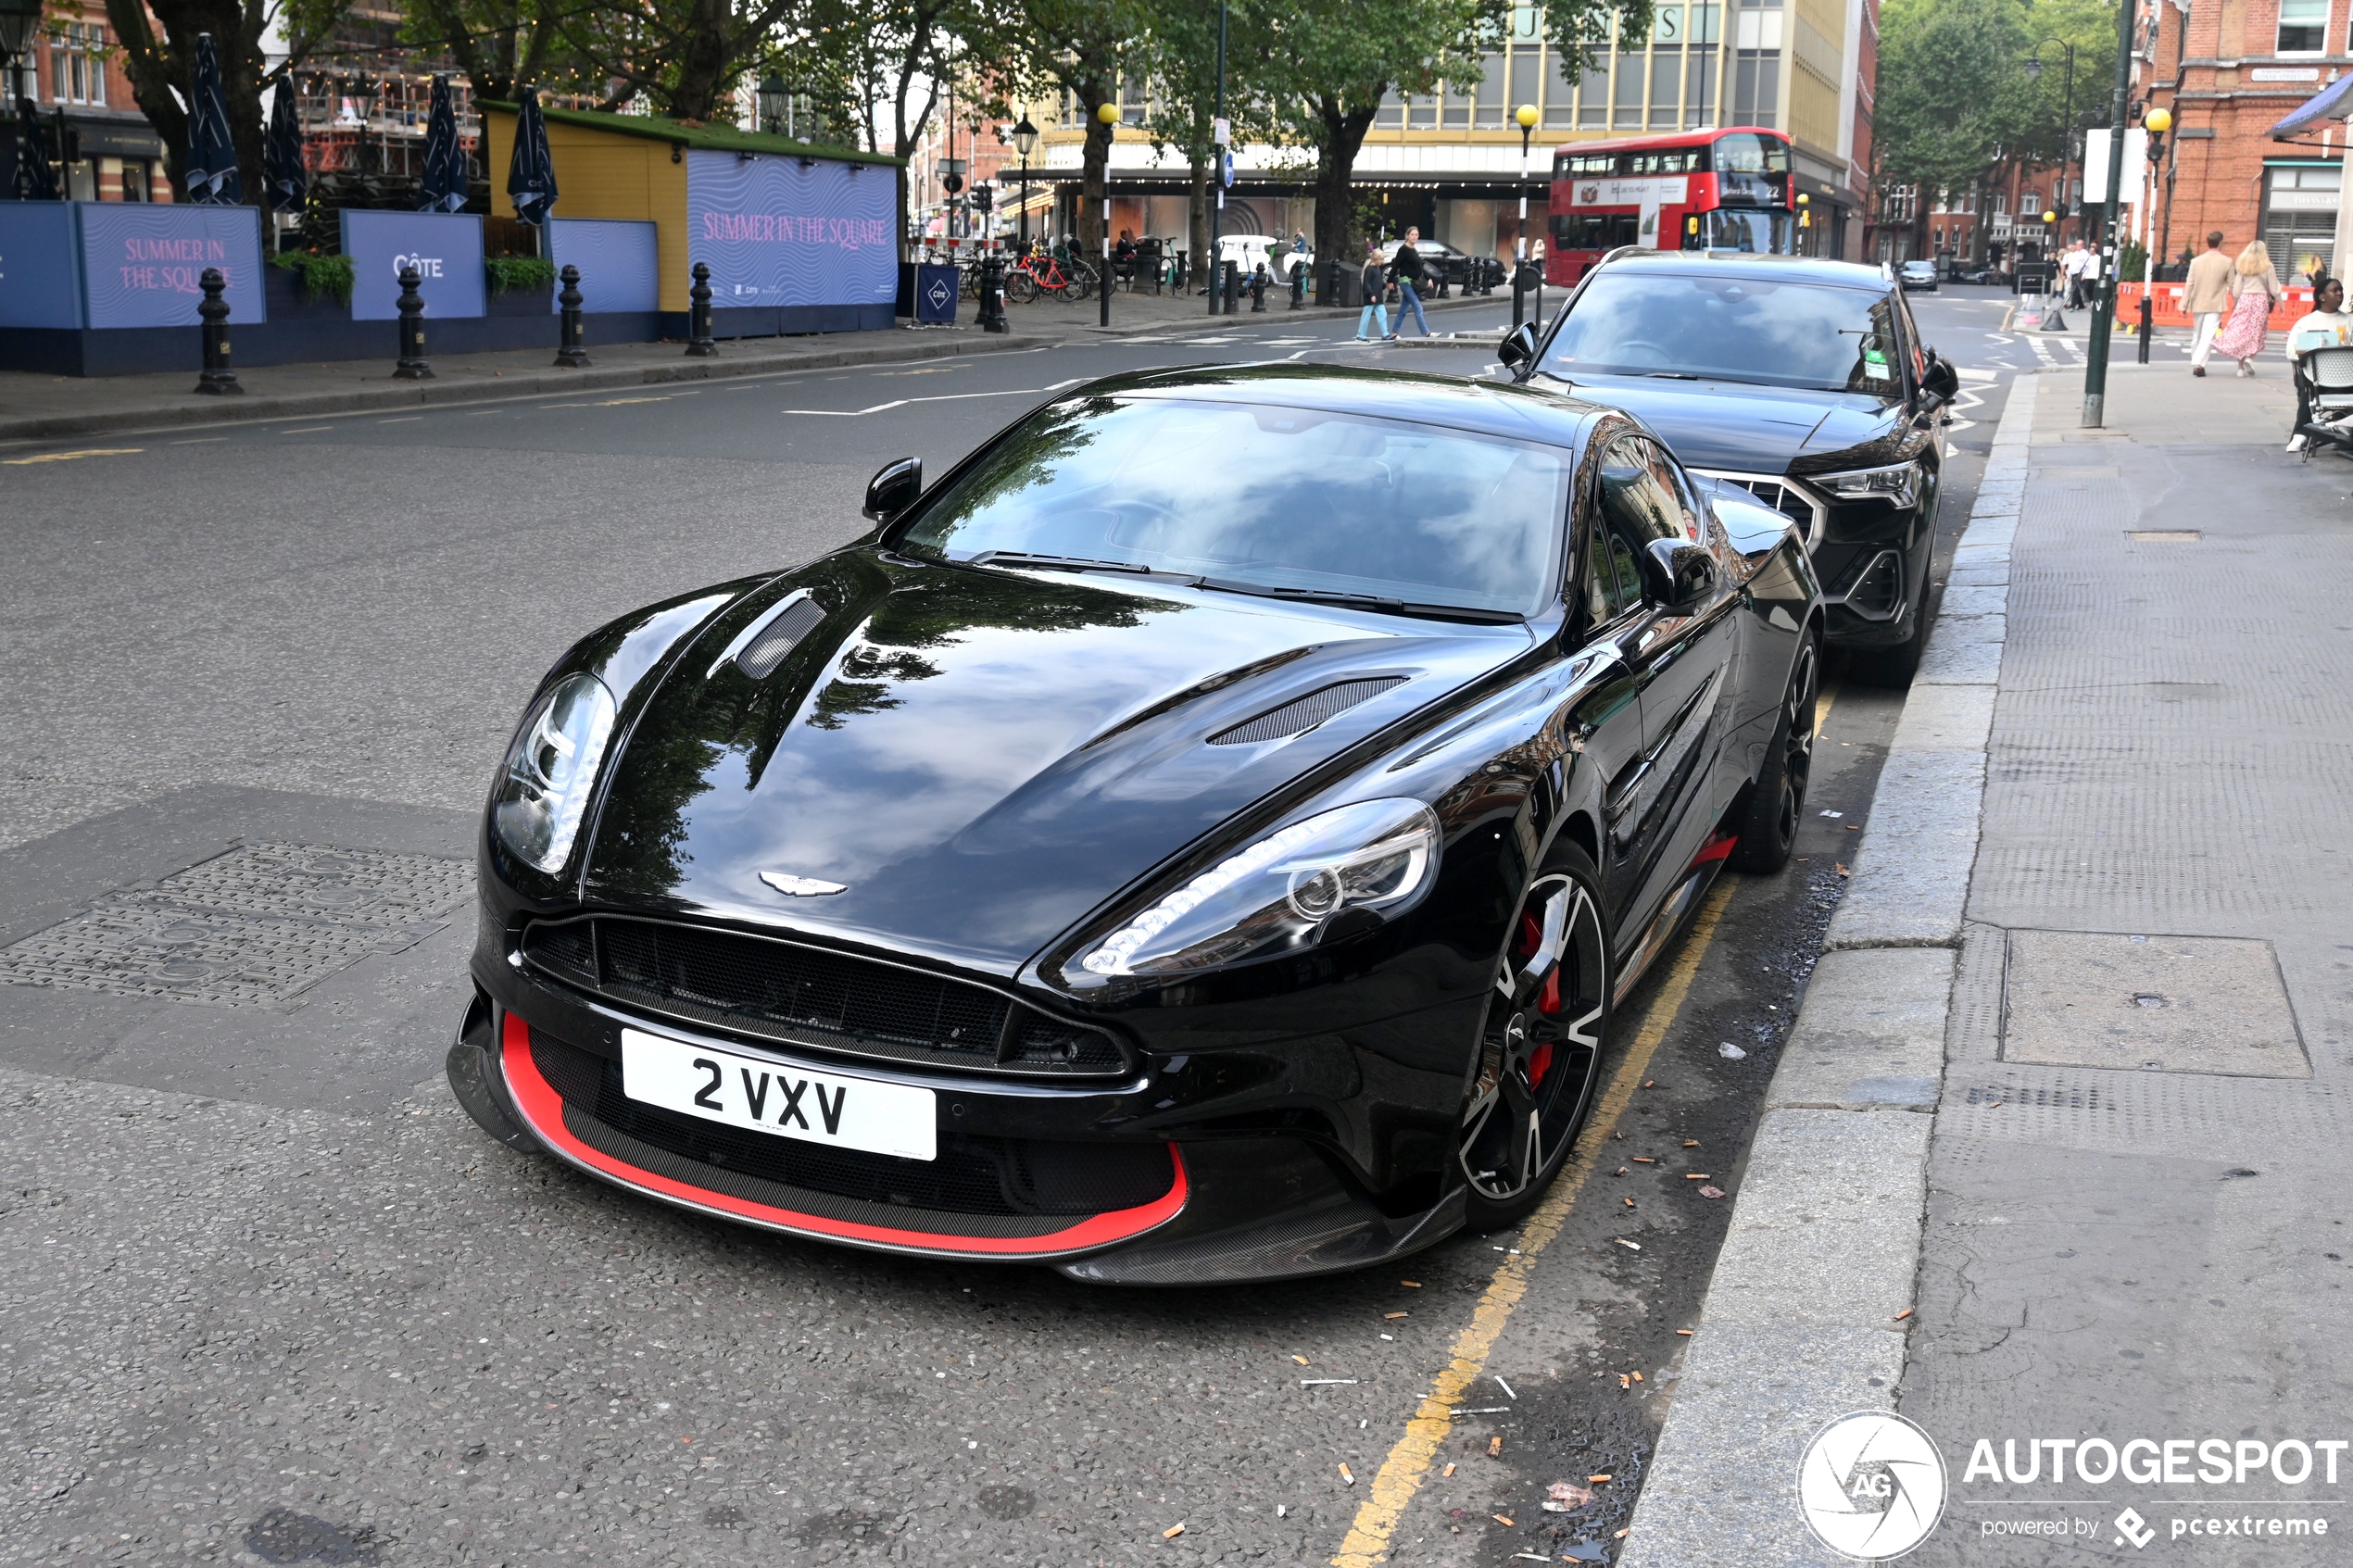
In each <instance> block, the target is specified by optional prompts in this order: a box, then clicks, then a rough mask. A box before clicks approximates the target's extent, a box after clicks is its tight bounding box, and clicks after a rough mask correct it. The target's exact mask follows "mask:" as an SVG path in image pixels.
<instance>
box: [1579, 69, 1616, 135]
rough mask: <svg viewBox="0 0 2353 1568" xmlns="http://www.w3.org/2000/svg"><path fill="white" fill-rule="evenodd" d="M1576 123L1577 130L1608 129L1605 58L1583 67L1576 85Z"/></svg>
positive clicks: (1607, 76)
mask: <svg viewBox="0 0 2353 1568" xmlns="http://www.w3.org/2000/svg"><path fill="white" fill-rule="evenodd" d="M1577 125H1578V129H1579V130H1592V131H1606V130H1607V129H1609V66H1608V64H1607V61H1606V58H1604V59H1598V60H1595V61H1594V62H1593V63H1592V65H1590V66H1588V67H1586V68H1585V73H1584V75H1583V77H1582V78H1581V79H1580V80H1579V82H1578V85H1577Z"/></svg>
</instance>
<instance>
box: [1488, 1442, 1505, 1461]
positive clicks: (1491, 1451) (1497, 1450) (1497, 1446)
mask: <svg viewBox="0 0 2353 1568" xmlns="http://www.w3.org/2000/svg"><path fill="white" fill-rule="evenodd" d="M1487 1457H1488V1458H1490V1459H1501V1458H1503V1457H1504V1439H1503V1438H1502V1437H1501V1436H1494V1437H1490V1438H1488V1439H1487Z"/></svg>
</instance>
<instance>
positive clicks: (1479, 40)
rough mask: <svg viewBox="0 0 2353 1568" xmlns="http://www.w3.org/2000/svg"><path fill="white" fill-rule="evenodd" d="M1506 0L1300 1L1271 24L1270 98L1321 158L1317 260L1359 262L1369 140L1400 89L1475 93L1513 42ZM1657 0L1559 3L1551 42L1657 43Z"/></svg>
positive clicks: (1548, 19)
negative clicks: (1653, 33)
mask: <svg viewBox="0 0 2353 1568" xmlns="http://www.w3.org/2000/svg"><path fill="white" fill-rule="evenodd" d="M1509 14H1510V6H1509V3H1508V0H1416V3H1415V4H1412V5H1406V6H1365V5H1363V4H1361V3H1359V0H1300V3H1298V4H1296V5H1291V6H1285V7H1284V8H1283V9H1282V10H1281V11H1280V13H1279V14H1278V15H1277V16H1276V17H1275V18H1274V19H1273V22H1272V28H1271V31H1273V32H1274V34H1275V46H1274V52H1273V54H1272V55H1271V56H1270V58H1269V62H1268V64H1269V69H1270V71H1271V72H1272V73H1273V77H1274V80H1273V81H1271V82H1270V84H1269V89H1268V91H1269V96H1270V97H1271V98H1272V99H1273V100H1274V101H1276V102H1278V103H1281V104H1283V105H1286V106H1287V107H1288V119H1289V127H1288V129H1289V132H1290V140H1292V141H1294V142H1296V143H1298V144H1301V145H1303V146H1308V147H1313V148H1314V149H1315V160H1316V161H1315V254H1316V255H1317V256H1318V257H1324V258H1327V259H1336V260H1340V261H1342V262H1352V261H1353V260H1354V259H1355V258H1356V256H1357V254H1358V252H1357V239H1358V235H1357V232H1356V229H1357V224H1356V208H1355V203H1354V201H1353V193H1352V189H1351V187H1352V184H1353V180H1354V178H1355V169H1356V158H1357V155H1358V154H1359V153H1361V152H1362V151H1363V150H1364V145H1365V133H1366V132H1369V131H1370V130H1371V129H1372V127H1373V119H1374V117H1375V116H1376V115H1378V113H1379V112H1380V106H1381V100H1382V99H1383V98H1384V97H1385V96H1387V95H1388V94H1390V93H1396V94H1400V95H1413V94H1426V93H1433V92H1436V91H1437V90H1438V88H1439V86H1440V85H1441V83H1444V84H1447V85H1451V86H1453V87H1455V88H1457V89H1467V88H1469V87H1471V86H1473V85H1475V84H1476V83H1477V82H1478V81H1479V80H1480V78H1481V76H1482V74H1483V71H1482V68H1481V64H1480V56H1481V54H1482V53H1484V52H1488V51H1491V50H1492V48H1493V47H1494V44H1495V41H1496V40H1498V39H1500V38H1501V37H1502V36H1503V30H1504V24H1505V22H1506V20H1507V19H1508V17H1509ZM1651 25H1652V0H1554V4H1552V5H1548V6H1546V7H1545V13H1544V26H1545V34H1546V37H1547V38H1548V39H1549V40H1550V41H1551V43H1552V44H1553V47H1554V49H1555V50H1557V51H1559V52H1560V53H1561V54H1562V55H1564V56H1568V57H1570V58H1571V59H1572V60H1573V61H1583V60H1586V59H1590V58H1592V57H1593V56H1597V55H1599V54H1600V53H1602V52H1603V51H1604V50H1606V49H1607V48H1608V47H1609V42H1610V39H1611V37H1612V36H1613V34H1614V33H1615V34H1616V35H1617V36H1622V37H1627V38H1647V37H1648V36H1650V30H1651Z"/></svg>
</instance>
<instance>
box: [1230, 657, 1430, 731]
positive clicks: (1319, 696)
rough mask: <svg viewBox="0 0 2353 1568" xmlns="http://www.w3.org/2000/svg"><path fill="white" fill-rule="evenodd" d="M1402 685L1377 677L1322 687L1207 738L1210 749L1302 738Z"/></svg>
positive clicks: (1387, 677)
mask: <svg viewBox="0 0 2353 1568" xmlns="http://www.w3.org/2000/svg"><path fill="white" fill-rule="evenodd" d="M1403 684H1405V677H1404V676H1403V675H1381V676H1378V677H1376V678H1374V679H1372V680H1369V681H1342V682H1341V683H1340V684H1338V685H1336V686H1326V687H1325V688H1324V689H1323V690H1322V691H1319V692H1309V693H1308V694H1307V695H1306V696H1302V697H1293V698H1292V699H1291V700H1290V701H1289V702H1287V703H1285V704H1283V705H1282V706H1281V707H1280V708H1277V709H1272V710H1270V711H1268V712H1265V713H1262V714H1260V715H1259V716H1258V717H1257V718H1255V719H1252V720H1251V721H1249V722H1248V723H1245V724H1237V725H1235V726H1234V727H1233V728H1232V729H1230V730H1227V732H1226V733H1225V734H1216V735H1212V736H1210V737H1209V744H1210V745H1212V746H1251V745H1253V744H1255V743H1257V742H1259V741H1265V740H1281V739H1282V738H1283V737H1284V736H1286V735H1296V734H1304V733H1305V732H1307V731H1309V730H1312V729H1314V728H1315V726H1316V725H1318V724H1320V723H1322V722H1323V721H1325V720H1327V719H1329V718H1331V717H1332V716H1333V715H1335V714H1339V713H1345V712H1346V711H1348V709H1352V708H1353V707H1355V706H1356V705H1357V704H1358V703H1360V702H1363V701H1365V700H1366V699H1368V698H1371V697H1377V696H1380V694H1381V693H1383V692H1385V691H1387V690H1389V688H1390V687H1391V686H1402V685H1403Z"/></svg>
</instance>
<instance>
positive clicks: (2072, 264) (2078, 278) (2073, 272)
mask: <svg viewBox="0 0 2353 1568" xmlns="http://www.w3.org/2000/svg"><path fill="white" fill-rule="evenodd" d="M2084 259H2085V257H2084V255H2083V242H2082V240H2074V241H2070V243H2069V245H2068V247H2067V253H2066V254H2065V255H2064V256H2062V257H2059V272H2060V274H2061V275H2062V276H2064V277H2065V278H2066V279H2067V307H2068V308H2069V309H2070V310H2080V309H2082V307H2083V262H2084Z"/></svg>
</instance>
